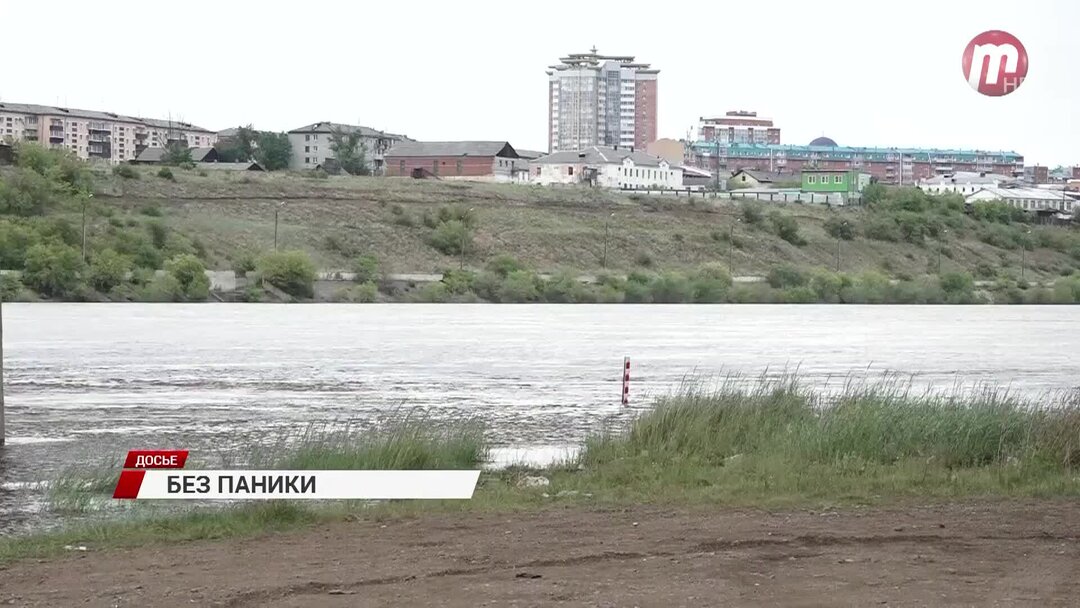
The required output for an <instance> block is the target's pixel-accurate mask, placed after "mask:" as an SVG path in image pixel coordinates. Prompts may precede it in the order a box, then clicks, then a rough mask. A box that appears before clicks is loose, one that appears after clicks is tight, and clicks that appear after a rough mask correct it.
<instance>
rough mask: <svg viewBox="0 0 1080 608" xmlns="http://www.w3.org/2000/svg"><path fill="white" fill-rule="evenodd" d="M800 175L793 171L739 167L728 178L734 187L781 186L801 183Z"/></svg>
mask: <svg viewBox="0 0 1080 608" xmlns="http://www.w3.org/2000/svg"><path fill="white" fill-rule="evenodd" d="M799 181H800V180H799V176H798V175H795V174H793V173H779V172H774V173H770V172H768V171H752V170H749V169H739V170H738V171H736V172H734V173H732V174H731V177H729V178H728V186H730V187H733V188H779V187H782V186H789V187H790V186H791V185H796V186H797V184H798V183H799Z"/></svg>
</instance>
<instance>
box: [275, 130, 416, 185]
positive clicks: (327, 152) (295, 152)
mask: <svg viewBox="0 0 1080 608" xmlns="http://www.w3.org/2000/svg"><path fill="white" fill-rule="evenodd" d="M335 132H341V133H347V134H352V133H357V132H359V133H360V142H361V143H362V144H363V146H364V151H365V160H366V161H367V166H368V168H369V169H370V170H371V172H372V173H373V174H375V175H381V174H382V173H384V172H385V168H386V163H385V156H386V151H387V150H389V149H390V148H392V147H393V146H394V145H395V144H397V143H398V142H403V141H412V140H410V139H409V138H408V137H405V136H404V135H395V134H393V133H386V132H384V131H378V130H375V129H371V128H369V127H361V126H357V125H346V124H341V123H336V122H327V121H324V122H316V123H312V124H310V125H304V126H303V127H300V128H297V129H293V130H292V131H289V143H290V144H292V158H291V159H290V160H289V168H290V169H294V170H300V169H315V168H317V167H320V166H322V165H323V164H324V163H326V161H328V160H334V150H333V148H332V147H331V142H332V138H331V136H332V135H333V134H334V133H335Z"/></svg>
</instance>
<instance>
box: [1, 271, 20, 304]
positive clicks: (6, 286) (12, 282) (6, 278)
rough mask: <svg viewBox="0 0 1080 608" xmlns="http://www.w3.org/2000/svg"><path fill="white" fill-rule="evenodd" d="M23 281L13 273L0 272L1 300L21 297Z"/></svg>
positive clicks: (5, 300) (7, 300)
mask: <svg viewBox="0 0 1080 608" xmlns="http://www.w3.org/2000/svg"><path fill="white" fill-rule="evenodd" d="M21 291H22V282H20V281H19V278H18V277H16V276H15V275H13V274H0V302H11V301H12V300H14V299H15V298H17V297H19V292H21Z"/></svg>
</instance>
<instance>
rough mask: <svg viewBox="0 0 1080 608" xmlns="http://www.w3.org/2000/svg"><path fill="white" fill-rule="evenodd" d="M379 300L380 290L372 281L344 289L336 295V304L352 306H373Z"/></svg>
mask: <svg viewBox="0 0 1080 608" xmlns="http://www.w3.org/2000/svg"><path fill="white" fill-rule="evenodd" d="M378 298H379V288H378V286H376V285H375V283H372V282H370V281H368V282H365V283H360V284H358V285H351V286H349V287H343V288H341V289H339V290H338V291H337V293H335V294H334V301H335V302H347V303H351V304H371V303H372V302H375V301H376V300H377V299H378Z"/></svg>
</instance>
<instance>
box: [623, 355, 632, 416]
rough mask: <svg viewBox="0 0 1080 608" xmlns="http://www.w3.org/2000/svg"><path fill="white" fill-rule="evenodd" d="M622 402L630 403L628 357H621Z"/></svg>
mask: <svg viewBox="0 0 1080 608" xmlns="http://www.w3.org/2000/svg"><path fill="white" fill-rule="evenodd" d="M622 366H623V374H622V404H623V405H630V357H623V364H622Z"/></svg>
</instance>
